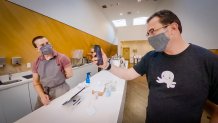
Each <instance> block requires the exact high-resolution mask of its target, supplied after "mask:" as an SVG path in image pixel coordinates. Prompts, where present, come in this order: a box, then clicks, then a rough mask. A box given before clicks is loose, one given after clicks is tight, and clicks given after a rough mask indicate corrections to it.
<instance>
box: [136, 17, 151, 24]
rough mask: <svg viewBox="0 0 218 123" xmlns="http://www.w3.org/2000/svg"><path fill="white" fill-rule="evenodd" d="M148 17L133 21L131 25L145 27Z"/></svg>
mask: <svg viewBox="0 0 218 123" xmlns="http://www.w3.org/2000/svg"><path fill="white" fill-rule="evenodd" d="M147 19H148V17H138V18H134V19H133V25H145V23H146V21H147Z"/></svg>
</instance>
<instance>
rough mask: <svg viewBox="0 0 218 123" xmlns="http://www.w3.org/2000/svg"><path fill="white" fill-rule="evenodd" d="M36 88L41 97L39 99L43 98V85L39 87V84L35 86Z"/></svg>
mask: <svg viewBox="0 0 218 123" xmlns="http://www.w3.org/2000/svg"><path fill="white" fill-rule="evenodd" d="M34 88H35V90H36V92H37V94H38V95H39V97H42V96H43V95H44V90H43V88H42V86H41V85H39V84H37V85H34Z"/></svg>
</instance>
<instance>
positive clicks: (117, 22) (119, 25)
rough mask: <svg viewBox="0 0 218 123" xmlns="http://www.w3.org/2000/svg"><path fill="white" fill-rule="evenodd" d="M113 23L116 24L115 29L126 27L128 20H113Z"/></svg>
mask: <svg viewBox="0 0 218 123" xmlns="http://www.w3.org/2000/svg"><path fill="white" fill-rule="evenodd" d="M112 23H113V24H114V26H115V27H122V26H126V19H120V20H113V21H112Z"/></svg>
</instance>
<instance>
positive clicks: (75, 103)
mask: <svg viewBox="0 0 218 123" xmlns="http://www.w3.org/2000/svg"><path fill="white" fill-rule="evenodd" d="M80 99H81V98H79V99H78V100H77V101H76V102H75V103H73V105H75V104H76V103H77V102H79V101H80Z"/></svg>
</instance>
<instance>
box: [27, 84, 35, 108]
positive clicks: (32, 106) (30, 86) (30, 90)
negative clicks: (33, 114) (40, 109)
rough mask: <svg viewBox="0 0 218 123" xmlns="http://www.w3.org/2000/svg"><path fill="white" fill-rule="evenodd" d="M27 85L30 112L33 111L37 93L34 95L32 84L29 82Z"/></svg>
mask: <svg viewBox="0 0 218 123" xmlns="http://www.w3.org/2000/svg"><path fill="white" fill-rule="evenodd" d="M28 85H29V92H30V102H31V108H32V111H34V108H35V105H36V100H37V93H36V90H35V88H34V87H33V82H30V83H29V84H28Z"/></svg>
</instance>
